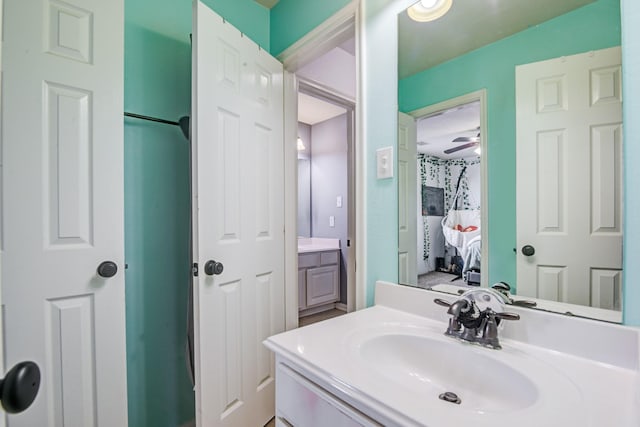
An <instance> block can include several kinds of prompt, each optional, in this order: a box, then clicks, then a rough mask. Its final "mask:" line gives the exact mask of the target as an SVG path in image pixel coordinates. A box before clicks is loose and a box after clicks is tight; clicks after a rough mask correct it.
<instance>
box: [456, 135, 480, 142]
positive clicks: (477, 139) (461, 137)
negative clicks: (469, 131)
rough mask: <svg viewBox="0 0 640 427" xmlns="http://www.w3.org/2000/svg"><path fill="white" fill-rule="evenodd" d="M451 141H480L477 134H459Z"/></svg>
mask: <svg viewBox="0 0 640 427" xmlns="http://www.w3.org/2000/svg"><path fill="white" fill-rule="evenodd" d="M451 142H480V138H479V137H477V136H459V137H457V138H456V139H454V140H453V141H451Z"/></svg>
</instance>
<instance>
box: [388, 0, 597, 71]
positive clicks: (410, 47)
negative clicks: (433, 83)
mask: <svg viewBox="0 0 640 427" xmlns="http://www.w3.org/2000/svg"><path fill="white" fill-rule="evenodd" d="M593 1H594V0H453V5H452V6H451V9H450V10H449V12H447V14H446V15H444V16H443V17H442V18H440V19H437V20H435V21H432V22H416V21H413V20H412V19H411V18H409V16H408V15H407V13H406V12H402V13H400V15H399V17H398V19H399V21H398V27H399V30H398V44H399V52H398V77H399V78H401V79H402V78H405V77H407V76H410V75H412V74H415V73H417V72H419V71H422V70H426V69H428V68H431V67H433V66H435V65H437V64H440V63H442V62H445V61H448V60H450V59H452V58H455V57H456V56H460V55H462V54H464V53H467V52H470V51H472V50H475V49H478V48H479V47H482V46H484V45H487V44H489V43H493V42H495V41H497V40H500V39H502V38H505V37H508V36H510V35H513V34H515V33H517V32H519V31H522V30H525V29H527V28H529V27H531V26H535V25H537V24H540V23H542V22H544V21H547V20H549V19H552V18H554V17H556V16H560V15H562V14H565V13H567V12H569V11H571V10H573V9H576V8H579V7H581V6H584V5H586V4H589V3H592V2H593ZM576 37H580V35H579V34H576Z"/></svg>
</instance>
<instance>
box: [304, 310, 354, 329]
mask: <svg viewBox="0 0 640 427" xmlns="http://www.w3.org/2000/svg"><path fill="white" fill-rule="evenodd" d="M343 314H347V312H346V311H342V310H338V309H336V308H334V309H332V310H327V311H323V312H321V313H316V314H312V315H310V316H305V317H301V318H300V321H299V324H300V327H303V326H307V325H311V324H312V323H316V322H321V321H323V320H327V319H331V318H334V317H338V316H342V315H343Z"/></svg>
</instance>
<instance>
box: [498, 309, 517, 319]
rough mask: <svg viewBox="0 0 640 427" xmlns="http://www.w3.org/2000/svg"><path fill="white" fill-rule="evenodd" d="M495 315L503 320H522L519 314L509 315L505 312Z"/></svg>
mask: <svg viewBox="0 0 640 427" xmlns="http://www.w3.org/2000/svg"><path fill="white" fill-rule="evenodd" d="M494 315H495V317H497V318H498V319H502V320H520V315H519V314H518V313H509V312H506V311H504V312H502V313H494Z"/></svg>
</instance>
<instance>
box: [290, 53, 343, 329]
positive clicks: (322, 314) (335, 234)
mask: <svg viewBox="0 0 640 427" xmlns="http://www.w3.org/2000/svg"><path fill="white" fill-rule="evenodd" d="M347 60H348V59H347ZM304 71H305V70H302V73H301V74H305V73H304ZM354 112H355V104H354V103H353V102H352V101H349V100H348V99H346V98H345V97H343V96H339V95H337V94H335V93H330V92H328V91H326V90H325V89H323V88H320V87H318V86H315V85H314V84H312V83H309V82H307V81H304V80H301V81H300V82H299V86H298V139H297V141H296V144H297V150H298V164H297V165H298V310H299V311H298V313H299V324H300V325H301V326H305V325H307V324H310V323H314V322H315V321H320V320H325V319H327V318H331V317H335V316H338V315H340V314H344V313H345V312H347V311H348V302H349V301H348V294H347V290H348V285H349V262H350V261H351V260H350V256H351V255H350V248H351V247H352V244H355V242H353V239H352V237H350V236H352V235H353V229H350V225H351V226H352V223H353V220H350V219H351V218H352V215H353V206H352V205H353V203H351V201H352V200H353V190H352V188H353V185H352V183H353V180H354V177H353V170H354V168H353V167H350V164H352V158H353V142H354Z"/></svg>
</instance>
